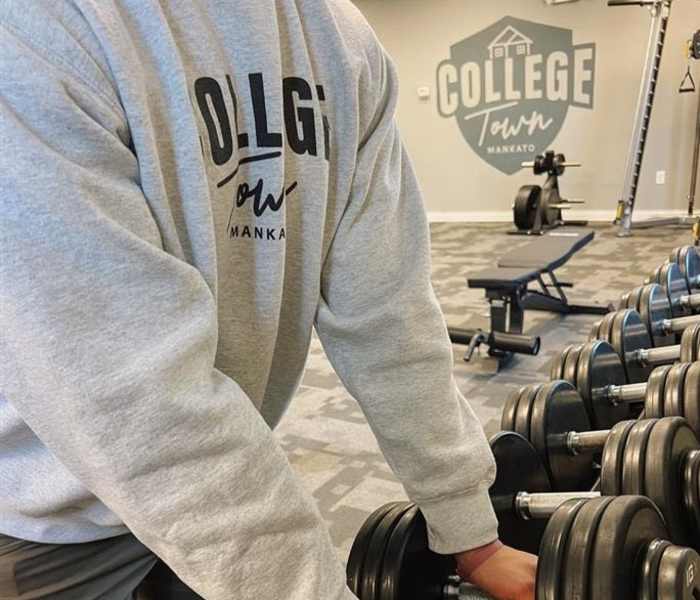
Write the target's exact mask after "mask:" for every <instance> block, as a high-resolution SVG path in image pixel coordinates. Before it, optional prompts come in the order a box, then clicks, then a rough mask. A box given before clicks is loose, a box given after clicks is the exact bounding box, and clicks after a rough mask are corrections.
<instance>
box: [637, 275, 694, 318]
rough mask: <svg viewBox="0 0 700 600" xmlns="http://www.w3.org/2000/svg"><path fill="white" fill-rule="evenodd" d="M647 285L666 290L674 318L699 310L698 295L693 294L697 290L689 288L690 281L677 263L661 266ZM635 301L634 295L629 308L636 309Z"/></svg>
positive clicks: (651, 276) (650, 277)
mask: <svg viewBox="0 0 700 600" xmlns="http://www.w3.org/2000/svg"><path fill="white" fill-rule="evenodd" d="M645 283H658V284H659V285H660V286H661V287H662V288H663V289H664V291H665V292H666V295H667V297H668V300H669V302H670V303H671V310H672V311H673V316H674V317H682V316H684V315H689V314H691V313H692V312H694V311H695V310H697V309H698V304H699V300H698V294H693V293H692V292H693V291H695V288H692V289H691V288H689V287H688V280H687V279H686V278H685V277H684V276H683V273H682V272H681V268H680V267H679V266H678V265H677V264H676V263H665V264H663V265H661V266H659V267H658V268H657V269H656V270H655V271H654V272H653V273H652V274H651V275H650V276H649V278H648V280H647V281H646V282H645ZM633 300H634V294H632V295H631V296H630V300H629V302H630V306H629V308H634V304H633V303H632V302H633Z"/></svg>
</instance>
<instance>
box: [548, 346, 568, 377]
mask: <svg viewBox="0 0 700 600" xmlns="http://www.w3.org/2000/svg"><path fill="white" fill-rule="evenodd" d="M572 348H573V346H566V348H564V349H563V350H562V351H561V352H560V353H559V354H557V355H556V356H555V357H554V360H553V361H552V366H551V367H550V369H549V379H550V380H551V381H556V380H557V379H564V364H565V363H566V357H567V355H568V354H569V352H570V350H571V349H572Z"/></svg>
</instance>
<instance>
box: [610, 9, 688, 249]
mask: <svg viewBox="0 0 700 600" xmlns="http://www.w3.org/2000/svg"><path fill="white" fill-rule="evenodd" d="M671 3H672V0H636V1H629V0H609V1H608V6H648V7H649V9H650V12H651V27H650V30H649V42H648V45H647V55H646V61H645V68H644V77H643V79H642V84H641V87H640V91H639V100H638V102H637V111H636V116H635V125H634V130H633V133H632V141H631V145H630V150H629V154H628V157H627V166H626V168H625V183H624V188H623V194H622V198H621V199H620V200H619V202H618V210H617V215H616V218H615V222H616V223H617V224H618V225H619V231H618V236H620V237H628V236H630V235H631V231H632V229H649V228H652V227H663V226H669V225H676V226H688V227H700V225H699V224H700V217H697V216H694V215H693V206H694V198H695V185H696V184H695V183H694V182H695V181H696V180H695V177H693V181H692V182H691V192H690V196H689V201H688V215H684V216H678V217H667V218H659V219H649V220H645V221H640V222H636V223H635V222H633V219H632V216H633V212H634V207H635V203H636V199H637V191H638V189H639V179H640V176H641V171H642V165H643V162H644V150H645V148H646V142H647V138H648V135H649V128H650V126H651V114H652V110H653V107H654V98H655V95H656V87H657V84H658V79H659V72H660V69H661V59H662V57H663V50H664V44H665V42H666V33H667V31H668V23H669V19H670V16H671ZM699 141H700V112H699V113H698V135H697V137H696V144H695V148H696V151H695V154H696V157H697V149H698V142H699ZM693 166H694V169H693V170H694V172H695V171H697V158H696V159H695V161H694V165H693Z"/></svg>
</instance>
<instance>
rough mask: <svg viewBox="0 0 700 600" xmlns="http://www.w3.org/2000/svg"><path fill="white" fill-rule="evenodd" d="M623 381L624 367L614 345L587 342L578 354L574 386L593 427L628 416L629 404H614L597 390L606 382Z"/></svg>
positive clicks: (604, 427) (630, 416)
mask: <svg viewBox="0 0 700 600" xmlns="http://www.w3.org/2000/svg"><path fill="white" fill-rule="evenodd" d="M626 383H627V376H626V375H625V369H624V367H623V366H622V361H621V360H620V357H619V356H618V354H617V352H615V349H614V348H613V347H612V346H611V345H610V344H608V343H607V342H603V341H598V342H589V343H587V344H585V345H584V346H583V348H582V350H581V352H580V354H579V359H578V371H577V374H576V389H577V390H578V392H579V394H581V398H583V402H584V404H585V406H586V410H587V412H588V416H589V418H590V420H591V426H592V427H593V428H594V429H609V428H610V427H612V426H613V425H614V424H615V423H619V422H620V421H623V420H625V419H630V418H632V412H633V411H632V407H631V405H630V404H628V403H625V402H621V403H619V404H617V405H615V404H614V403H613V402H611V401H610V400H609V399H607V398H604V397H603V396H602V394H601V393H600V390H602V389H604V388H606V387H607V386H609V385H624V384H626Z"/></svg>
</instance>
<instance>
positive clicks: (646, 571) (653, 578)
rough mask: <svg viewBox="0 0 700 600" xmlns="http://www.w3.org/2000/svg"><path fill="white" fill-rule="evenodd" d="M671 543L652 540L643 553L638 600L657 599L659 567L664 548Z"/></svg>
mask: <svg viewBox="0 0 700 600" xmlns="http://www.w3.org/2000/svg"><path fill="white" fill-rule="evenodd" d="M670 545H671V542H669V541H667V540H654V541H653V542H651V544H649V548H648V549H647V551H646V552H645V554H644V562H643V563H642V581H641V585H640V589H639V600H658V597H659V595H658V587H659V567H660V565H661V557H662V556H663V553H664V550H666V548H668V547H669V546H670Z"/></svg>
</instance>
